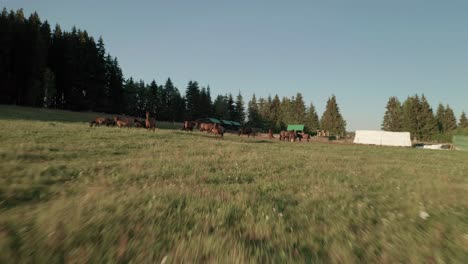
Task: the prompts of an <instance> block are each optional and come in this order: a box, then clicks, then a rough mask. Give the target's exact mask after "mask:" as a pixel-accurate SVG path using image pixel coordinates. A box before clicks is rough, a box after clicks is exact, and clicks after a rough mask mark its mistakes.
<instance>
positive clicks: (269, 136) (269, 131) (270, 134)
mask: <svg viewBox="0 0 468 264" xmlns="http://www.w3.org/2000/svg"><path fill="white" fill-rule="evenodd" d="M268 138H269V139H274V138H275V136H273V131H272V130H271V128H270V129H268Z"/></svg>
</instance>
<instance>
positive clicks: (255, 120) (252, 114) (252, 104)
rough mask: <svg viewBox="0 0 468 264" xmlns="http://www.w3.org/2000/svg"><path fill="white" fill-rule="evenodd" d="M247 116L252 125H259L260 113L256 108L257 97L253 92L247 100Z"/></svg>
mask: <svg viewBox="0 0 468 264" xmlns="http://www.w3.org/2000/svg"><path fill="white" fill-rule="evenodd" d="M248 118H249V122H250V123H252V125H259V123H260V113H259V110H258V104H257V97H256V96H255V94H253V95H252V99H251V100H250V101H249V104H248Z"/></svg>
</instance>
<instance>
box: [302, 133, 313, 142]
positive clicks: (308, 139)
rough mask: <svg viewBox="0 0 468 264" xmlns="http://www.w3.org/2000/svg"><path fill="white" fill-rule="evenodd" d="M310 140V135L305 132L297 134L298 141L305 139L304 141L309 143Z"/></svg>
mask: <svg viewBox="0 0 468 264" xmlns="http://www.w3.org/2000/svg"><path fill="white" fill-rule="evenodd" d="M310 138H311V137H310V134H307V133H305V132H300V133H299V141H301V139H305V140H307V142H309V141H310Z"/></svg>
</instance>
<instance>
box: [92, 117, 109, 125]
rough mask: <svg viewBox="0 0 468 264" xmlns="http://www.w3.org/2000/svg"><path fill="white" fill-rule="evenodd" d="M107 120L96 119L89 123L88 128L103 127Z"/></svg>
mask: <svg viewBox="0 0 468 264" xmlns="http://www.w3.org/2000/svg"><path fill="white" fill-rule="evenodd" d="M107 119H108V118H105V117H98V118H96V119H94V120H93V121H91V122H89V126H90V127H92V126H93V125H94V126H100V125H104V124H106V123H107Z"/></svg>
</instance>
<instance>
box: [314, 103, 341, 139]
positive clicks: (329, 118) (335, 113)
mask: <svg viewBox="0 0 468 264" xmlns="http://www.w3.org/2000/svg"><path fill="white" fill-rule="evenodd" d="M320 123H321V127H322V129H324V130H327V131H329V132H330V134H331V135H334V136H340V137H341V136H344V135H345V134H346V121H345V120H344V119H343V117H342V116H341V113H340V109H339V107H338V104H337V102H336V97H335V96H334V95H333V96H332V97H331V98H329V99H328V101H327V107H326V109H325V112H324V113H323V115H322V119H321V122H320Z"/></svg>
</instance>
